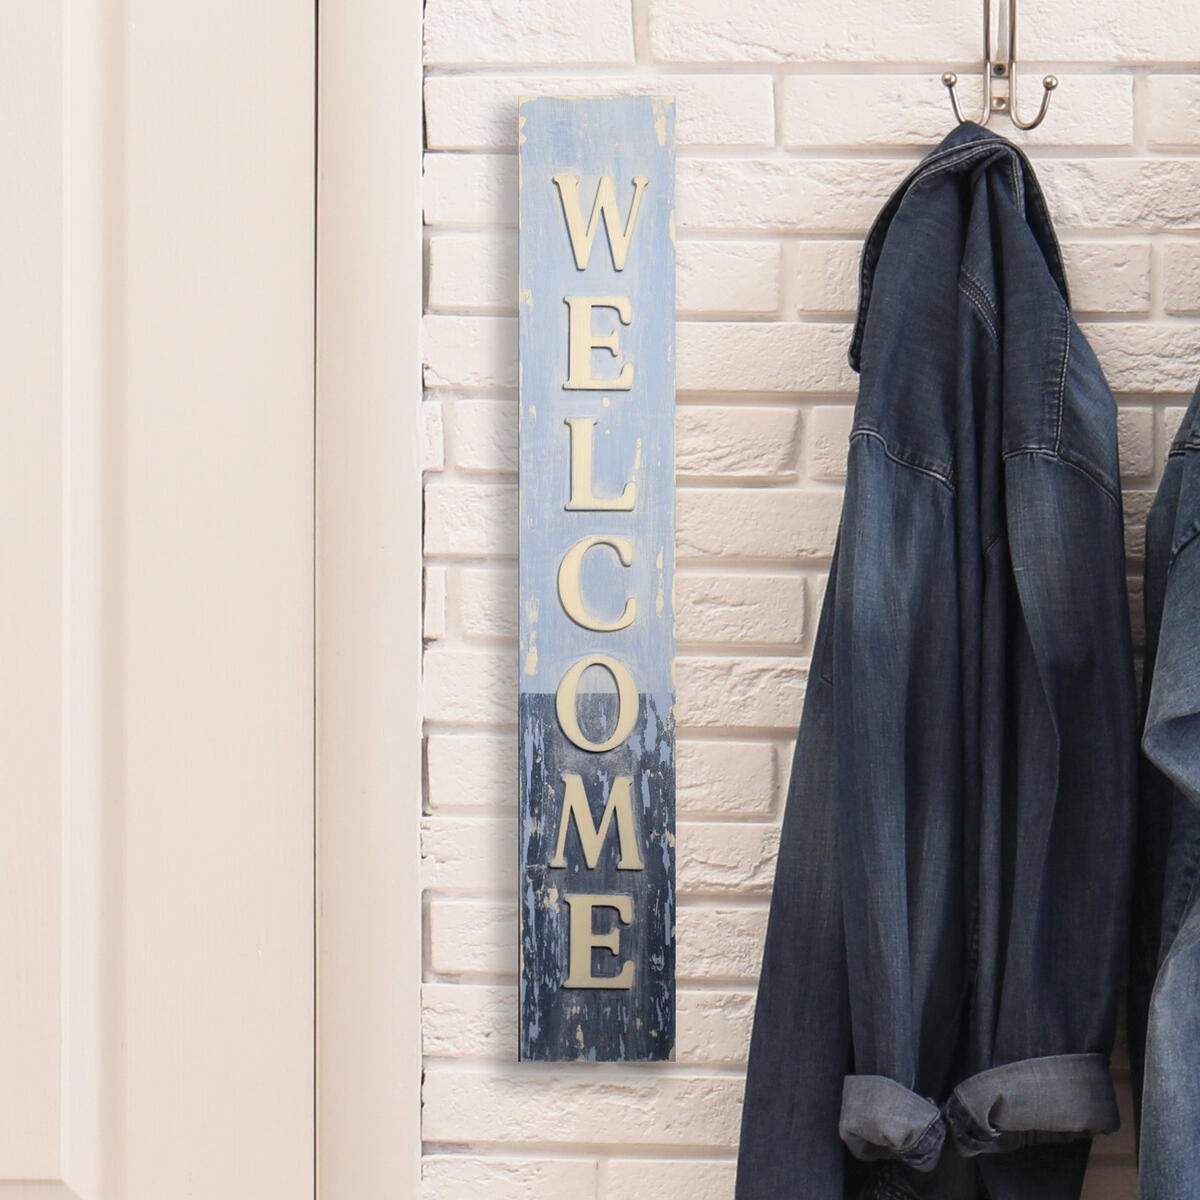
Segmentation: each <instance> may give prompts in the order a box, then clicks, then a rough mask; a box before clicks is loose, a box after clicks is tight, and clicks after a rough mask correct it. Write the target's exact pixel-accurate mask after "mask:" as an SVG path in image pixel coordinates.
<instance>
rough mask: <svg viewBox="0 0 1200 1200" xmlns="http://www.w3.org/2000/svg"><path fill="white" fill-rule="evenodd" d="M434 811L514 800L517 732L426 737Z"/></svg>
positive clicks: (507, 803) (508, 803)
mask: <svg viewBox="0 0 1200 1200" xmlns="http://www.w3.org/2000/svg"><path fill="white" fill-rule="evenodd" d="M425 753H426V763H427V765H428V783H429V801H430V808H432V809H433V810H434V811H438V810H443V809H456V808H470V809H476V810H489V809H490V810H493V811H494V810H499V809H505V808H513V807H515V806H516V803H517V738H516V734H515V733H512V734H474V733H472V734H459V733H452V734H451V733H444V734H443V733H434V734H430V735H429V737H428V738H427V739H426V751H425Z"/></svg>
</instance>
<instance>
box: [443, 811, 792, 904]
mask: <svg viewBox="0 0 1200 1200" xmlns="http://www.w3.org/2000/svg"><path fill="white" fill-rule="evenodd" d="M560 799H561V795H560ZM559 811H561V810H559ZM553 819H554V820H555V821H557V820H558V819H559V818H558V816H557V815H555V816H554V817H553ZM677 841H678V846H679V858H678V860H677V861H678V866H677V875H678V885H679V890H680V893H681V894H682V895H692V894H696V893H704V894H706V895H716V894H721V893H733V894H739V893H740V894H745V895H756V896H762V895H764V894H765V895H769V894H770V890H771V879H772V876H773V874H774V871H775V856H776V853H777V852H778V848H779V829H778V827H777V826H776V825H775V824H774V823H762V822H733V821H703V822H696V821H680V822H679V823H678V826H677ZM516 845H517V827H516V821H515V819H514V818H513V817H511V816H505V817H483V816H458V815H446V814H440V813H439V814H436V815H434V816H429V817H425V818H424V819H423V820H422V822H421V882H422V885H423V886H424V887H426V888H430V889H432V890H434V891H436V892H439V893H462V894H468V895H480V894H485V895H502V896H503V897H505V898H506V899H508V900H511V902H512V903H514V904H515V903H516V894H517V879H516V855H515V854H514V852H513V851H514V848H515V847H516Z"/></svg>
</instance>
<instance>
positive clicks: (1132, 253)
mask: <svg viewBox="0 0 1200 1200" xmlns="http://www.w3.org/2000/svg"><path fill="white" fill-rule="evenodd" d="M1062 249H1063V259H1064V261H1065V263H1066V268H1067V286H1068V289H1069V291H1070V294H1071V307H1072V308H1073V309H1074V311H1075V312H1076V313H1081V312H1097V313H1100V312H1103V313H1135V312H1148V311H1149V309H1150V244H1149V243H1148V242H1070V241H1067V242H1064V243H1063V247H1062Z"/></svg>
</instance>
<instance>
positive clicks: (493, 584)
mask: <svg viewBox="0 0 1200 1200" xmlns="http://www.w3.org/2000/svg"><path fill="white" fill-rule="evenodd" d="M449 588H450V603H451V608H452V611H453V612H455V613H456V614H457V625H458V628H460V629H461V630H462V633H463V634H464V635H465V636H466V637H467V638H470V639H476V640H488V641H494V640H495V639H497V638H505V639H510V640H511V639H514V638H515V637H516V636H517V576H516V571H515V570H495V569H492V568H490V567H481V568H478V569H475V568H472V569H463V570H455V571H453V572H452V573H451V576H450V582H449ZM675 603H676V625H675V633H676V638H677V640H678V641H679V642H680V643H681V644H687V643H692V642H694V643H701V644H703V643H722V644H727V643H737V644H740V645H747V646H752V645H772V646H783V645H791V646H799V645H800V644H801V642H802V640H803V636H804V621H805V602H804V579H803V577H802V576H799V575H761V574H757V573H756V574H750V575H741V574H734V573H720V574H707V573H705V574H692V573H688V574H683V575H679V576H678V577H677V578H676V581H675ZM426 636H429V635H428V634H427V635H426Z"/></svg>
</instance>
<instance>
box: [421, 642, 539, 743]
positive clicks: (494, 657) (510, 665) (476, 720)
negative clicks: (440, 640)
mask: <svg viewBox="0 0 1200 1200" xmlns="http://www.w3.org/2000/svg"><path fill="white" fill-rule="evenodd" d="M422 685H423V697H424V711H425V715H426V717H428V718H429V719H430V720H431V721H444V722H445V723H447V724H451V725H475V724H479V725H483V724H491V725H495V724H499V723H501V722H503V723H509V722H512V721H515V720H516V717H517V712H516V707H517V701H516V696H517V663H516V655H515V654H496V653H484V652H483V651H477V650H451V649H442V648H434V649H429V650H426V652H425V657H424V660H423V677H422Z"/></svg>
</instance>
